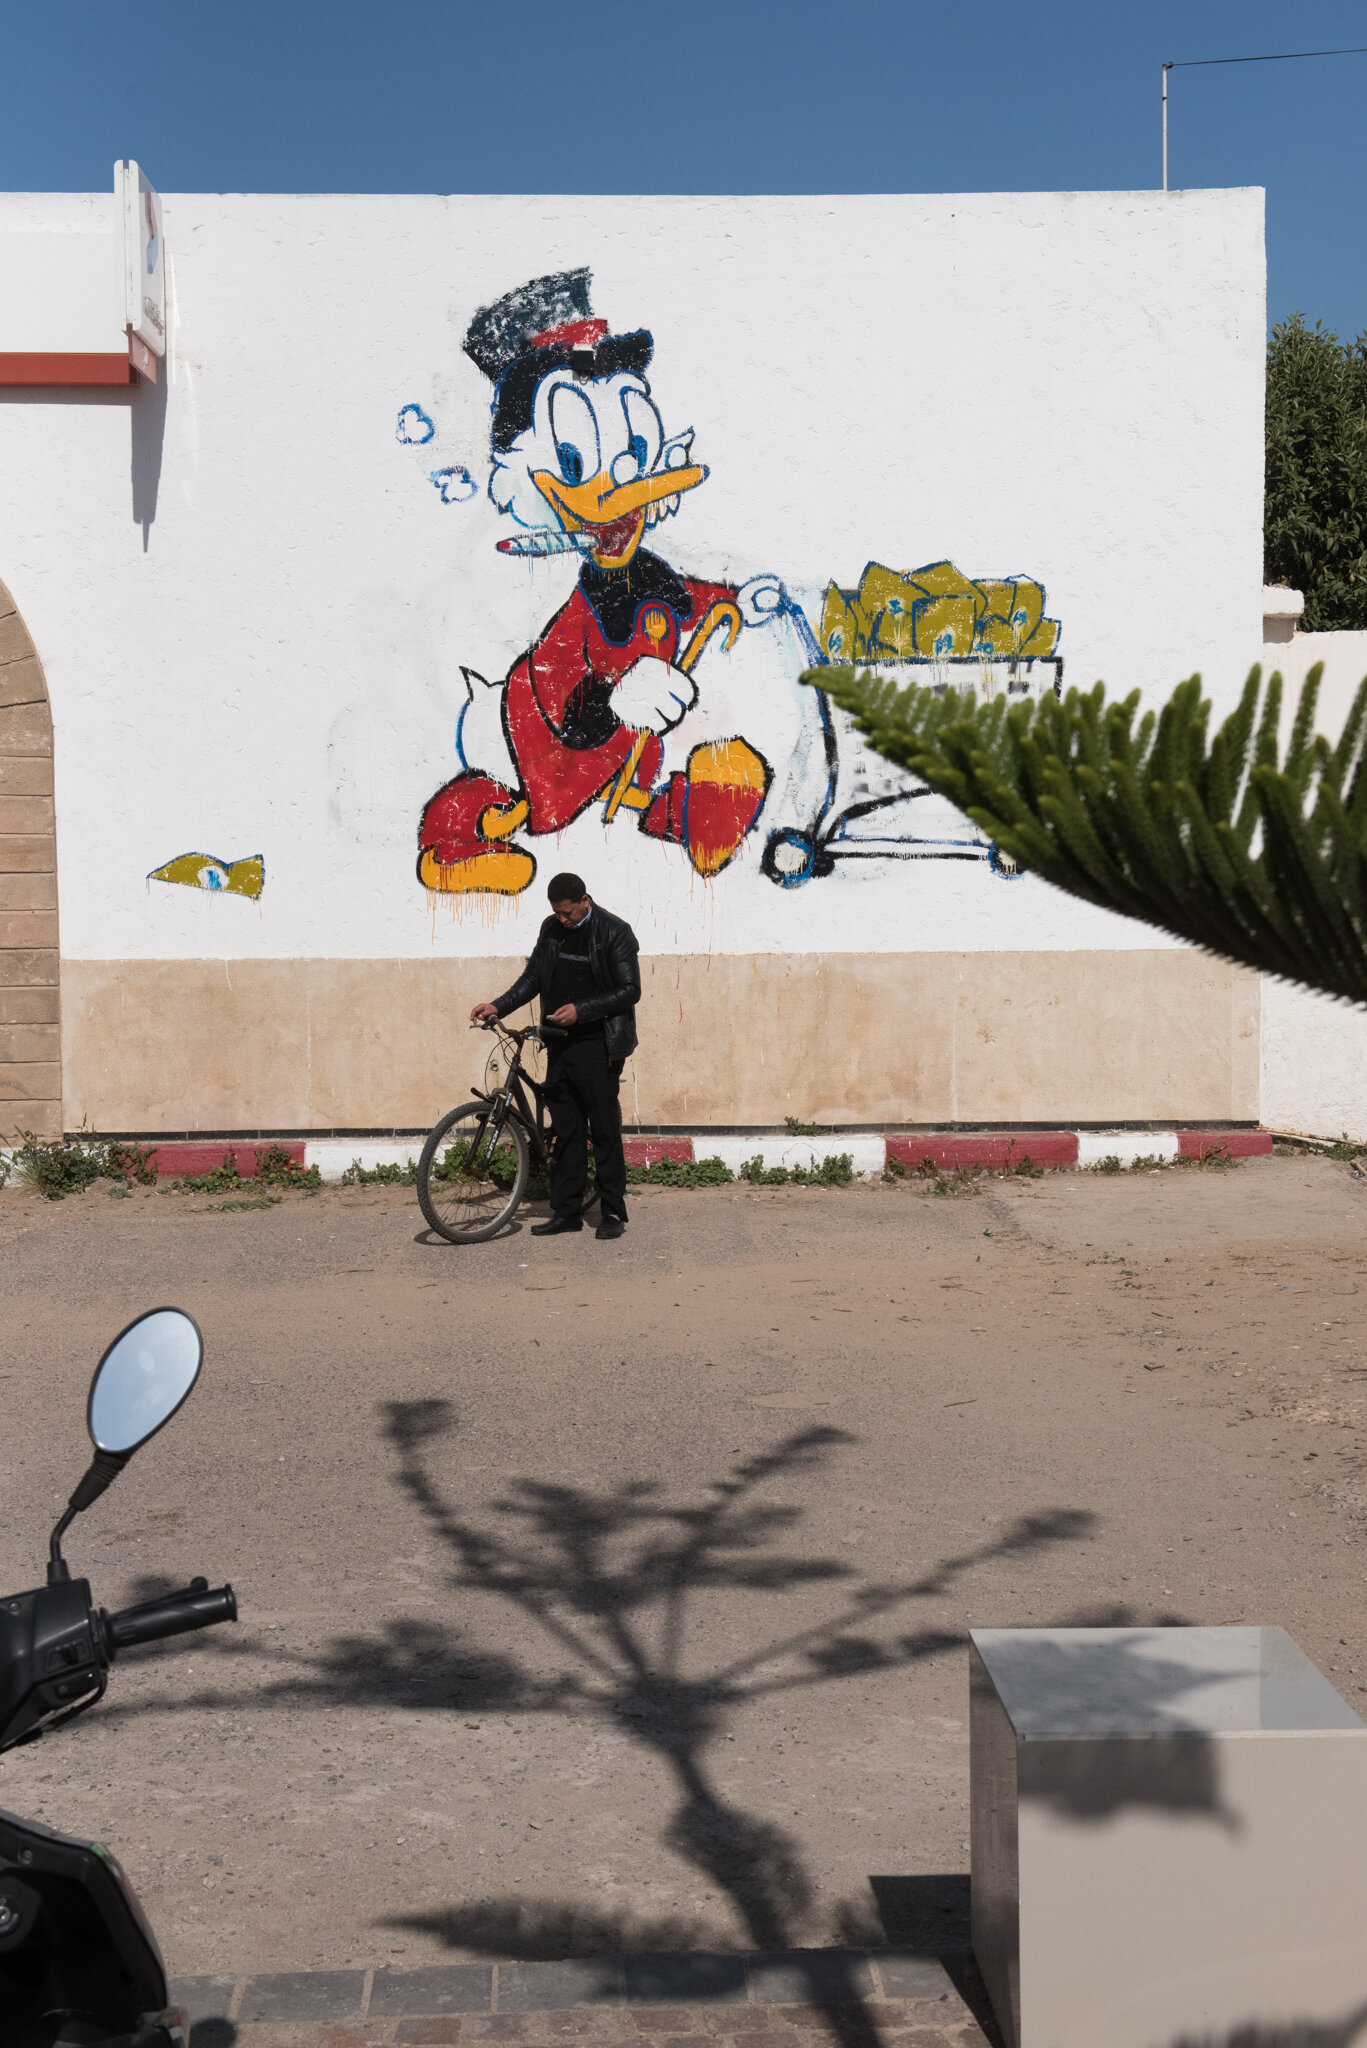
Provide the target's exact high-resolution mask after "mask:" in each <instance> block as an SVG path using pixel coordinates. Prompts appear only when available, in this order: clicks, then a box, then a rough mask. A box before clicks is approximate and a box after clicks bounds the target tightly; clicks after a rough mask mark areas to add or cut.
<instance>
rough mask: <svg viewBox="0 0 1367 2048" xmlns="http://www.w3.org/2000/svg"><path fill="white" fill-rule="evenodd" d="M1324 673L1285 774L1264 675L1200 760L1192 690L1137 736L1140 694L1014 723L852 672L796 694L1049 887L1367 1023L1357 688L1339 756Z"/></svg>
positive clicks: (982, 708)
mask: <svg viewBox="0 0 1367 2048" xmlns="http://www.w3.org/2000/svg"><path fill="white" fill-rule="evenodd" d="M1322 672H1323V664H1322V663H1317V664H1316V665H1315V667H1314V668H1312V669H1311V671H1310V673H1309V675H1308V676H1307V677H1306V679H1305V684H1304V687H1303V689H1302V691H1301V695H1300V701H1299V704H1298V706H1297V711H1296V717H1295V721H1294V724H1293V728H1292V733H1291V737H1290V741H1289V744H1288V747H1287V750H1286V755H1285V758H1284V759H1283V758H1282V757H1281V755H1280V754H1279V749H1278V741H1277V731H1278V722H1279V718H1280V713H1281V693H1282V679H1281V677H1280V675H1277V674H1273V675H1272V676H1270V677H1269V678H1268V680H1267V683H1266V686H1264V685H1263V681H1262V672H1261V670H1260V669H1257V668H1255V669H1253V670H1252V671H1251V673H1250V675H1249V678H1248V682H1247V684H1246V685H1245V688H1244V690H1243V693H1242V695H1241V697H1240V699H1239V703H1238V706H1237V707H1236V709H1235V710H1234V711H1233V712H1232V713H1231V715H1230V716H1229V717H1228V718H1227V719H1226V720H1225V722H1224V724H1223V725H1222V726H1221V727H1220V728H1219V730H1218V731H1217V732H1216V733H1215V735H1214V737H1213V739H1212V740H1211V741H1210V743H1209V745H1207V739H1206V735H1207V729H1208V726H1209V722H1210V705H1209V703H1208V702H1207V701H1206V700H1205V699H1203V698H1202V695H1201V679H1200V677H1199V676H1191V677H1189V678H1188V679H1187V681H1186V682H1183V683H1179V684H1178V686H1177V688H1176V689H1175V690H1174V692H1173V694H1172V696H1171V697H1170V698H1169V700H1168V702H1167V703H1166V704H1165V705H1163V706H1162V708H1161V710H1160V711H1159V712H1158V714H1157V716H1155V715H1154V713H1153V712H1152V711H1146V712H1145V713H1144V714H1143V716H1142V718H1138V722H1137V723H1136V718H1137V714H1138V711H1139V693H1138V692H1137V691H1136V692H1134V693H1133V694H1132V695H1131V696H1129V697H1127V698H1125V699H1124V700H1123V701H1122V702H1120V703H1113V704H1107V702H1106V693H1105V688H1104V686H1103V685H1102V684H1100V683H1098V684H1097V685H1096V687H1095V688H1094V689H1093V690H1090V691H1086V692H1081V691H1078V690H1069V692H1068V694H1067V696H1066V697H1064V698H1063V699H1062V700H1060V699H1058V698H1057V697H1054V696H1048V697H1045V698H1042V699H1041V700H1040V701H1039V702H1038V703H1029V702H1022V703H1017V704H1011V705H1008V704H1007V703H1006V701H1005V700H1004V699H1002V698H989V699H987V700H985V701H980V700H979V699H978V697H977V696H976V695H975V694H974V693H973V692H972V691H968V692H963V693H959V692H956V691H953V690H946V691H944V692H943V693H941V694H937V693H936V691H935V690H933V689H923V688H919V687H917V686H915V685H913V686H911V687H909V688H907V689H904V690H899V689H898V687H897V685H896V684H895V683H892V682H889V681H888V680H887V679H886V678H884V677H879V676H875V675H870V674H867V673H858V672H856V671H855V670H854V669H852V668H816V669H809V670H808V671H807V673H806V674H805V675H804V677H803V678H802V680H803V681H804V682H805V683H809V684H811V685H813V686H814V687H815V688H817V689H821V690H824V691H825V692H826V693H827V695H828V696H829V697H831V698H832V699H833V700H834V702H835V703H837V704H838V705H840V706H841V708H842V709H843V710H845V711H847V712H848V713H849V714H850V716H851V718H852V719H853V721H854V723H855V725H856V726H857V728H858V729H859V731H860V732H862V733H863V734H864V736H865V738H866V739H867V740H868V741H869V744H870V745H871V746H872V747H873V748H874V750H875V751H876V752H877V753H880V754H882V755H883V756H884V757H885V758H886V759H887V760H889V761H894V762H896V763H897V764H898V766H900V767H902V768H906V769H908V770H910V772H911V773H912V774H914V775H917V776H919V777H920V779H921V780H922V781H923V782H925V783H926V784H928V786H929V787H930V788H931V789H933V790H935V791H937V792H938V793H939V794H940V795H941V796H947V797H948V798H949V799H950V801H951V802H952V803H954V804H956V805H957V806H958V808H959V809H960V810H962V811H964V812H966V813H967V815H968V816H969V817H970V818H971V819H972V820H973V823H974V824H975V825H977V826H978V828H979V830H980V831H982V832H984V833H985V834H986V835H987V836H988V838H990V839H993V840H995V841H996V842H997V844H998V845H999V846H1001V847H1002V848H1003V849H1004V850H1005V851H1006V852H1007V853H1009V854H1010V855H1011V856H1012V858H1013V859H1014V860H1015V861H1016V862H1017V863H1018V864H1019V866H1021V867H1022V868H1024V869H1027V870H1029V871H1031V872H1033V873H1034V874H1036V875H1039V876H1040V877H1041V878H1042V879H1043V880H1044V881H1046V882H1050V883H1052V884H1053V886H1054V887H1055V888H1057V889H1062V890H1065V891H1066V892H1067V893H1068V894H1069V895H1073V896H1079V897H1082V898H1083V899H1084V900H1085V901H1087V902H1089V903H1096V904H1100V905H1101V906H1102V907H1103V908H1104V909H1108V910H1115V911H1118V912H1120V914H1121V915H1122V916H1125V917H1132V918H1137V919H1139V920H1140V921H1142V922H1143V923H1146V924H1150V925H1154V926H1156V927H1157V928H1158V929H1159V930H1160V931H1166V932H1170V933H1172V934H1173V935H1174V936H1175V937H1177V938H1182V939H1186V940H1189V941H1190V942H1191V943H1192V944H1193V945H1196V946H1200V947H1202V948H1203V949H1204V950H1205V951H1207V952H1210V953H1216V954H1220V955H1222V956H1223V957H1224V958H1226V959H1229V960H1235V961H1238V962H1239V963H1240V964H1241V965H1242V966H1245V967H1253V968H1257V969H1259V970H1260V971H1262V972H1264V973H1267V974H1275V975H1279V976H1281V977H1282V978H1283V979H1285V980H1288V981H1297V982H1300V983H1302V984H1303V985H1304V986H1305V987H1307V988H1313V989H1321V990H1324V991H1325V992H1327V993H1328V994H1330V995H1335V996H1341V997H1343V998H1345V999H1346V1000H1347V1001H1349V1002H1353V1003H1359V1004H1364V1005H1367V680H1365V681H1364V682H1363V684H1362V687H1361V689H1360V690H1359V691H1358V693H1357V696H1356V698H1355V699H1354V703H1353V708H1352V710H1351V712H1350V713H1349V715H1348V719H1347V721H1346V723H1345V725H1344V728H1343V732H1342V733H1341V735H1340V737H1339V740H1338V742H1337V744H1336V745H1332V746H1331V744H1330V743H1329V742H1328V741H1327V740H1325V739H1322V738H1319V737H1317V736H1316V734H1315V731H1314V721H1315V708H1316V704H1317V701H1318V694H1319V685H1320V677H1321V674H1322ZM1345 790H1346V792H1347V795H1346V797H1345V794H1344V792H1345Z"/></svg>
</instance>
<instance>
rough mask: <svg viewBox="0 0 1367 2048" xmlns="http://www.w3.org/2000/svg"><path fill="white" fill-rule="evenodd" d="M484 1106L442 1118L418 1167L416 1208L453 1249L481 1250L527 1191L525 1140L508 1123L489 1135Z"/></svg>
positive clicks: (471, 1105)
mask: <svg viewBox="0 0 1367 2048" xmlns="http://www.w3.org/2000/svg"><path fill="white" fill-rule="evenodd" d="M493 1114H494V1112H493V1111H492V1110H491V1108H490V1105H489V1104H488V1103H487V1102H463V1103H462V1104H461V1106H460V1108H459V1109H453V1110H452V1111H451V1114H450V1115H449V1116H444V1117H443V1118H442V1120H441V1122H440V1123H439V1124H438V1125H437V1127H436V1129H435V1130H433V1131H432V1132H431V1133H430V1135H429V1137H428V1140H427V1143H426V1144H425V1145H424V1146H423V1148H422V1157H421V1159H420V1160H419V1161H418V1203H419V1206H420V1207H421V1209H422V1213H423V1215H424V1216H425V1217H426V1218H427V1221H428V1223H429V1225H430V1226H431V1228H432V1229H433V1230H435V1231H436V1232H437V1234H438V1235H439V1236H441V1237H444V1238H447V1239H449V1241H450V1242H451V1243H452V1244H481V1243H483V1241H484V1240H485V1239H486V1238H490V1237H492V1236H493V1235H494V1233H495V1232H496V1231H498V1230H501V1229H502V1228H503V1225H504V1224H505V1223H507V1222H508V1221H509V1220H510V1219H511V1217H512V1215H513V1213H514V1211H515V1210H516V1208H517V1205H518V1203H519V1202H520V1201H521V1200H522V1196H523V1193H524V1192H525V1190H526V1186H527V1169H528V1152H527V1138H526V1134H525V1132H524V1131H523V1129H522V1126H521V1124H519V1123H517V1122H516V1121H515V1120H514V1119H513V1118H512V1117H509V1118H508V1120H507V1121H506V1123H504V1125H503V1127H502V1129H501V1130H498V1131H497V1132H493V1133H491V1131H490V1119H491V1117H492V1115H493Z"/></svg>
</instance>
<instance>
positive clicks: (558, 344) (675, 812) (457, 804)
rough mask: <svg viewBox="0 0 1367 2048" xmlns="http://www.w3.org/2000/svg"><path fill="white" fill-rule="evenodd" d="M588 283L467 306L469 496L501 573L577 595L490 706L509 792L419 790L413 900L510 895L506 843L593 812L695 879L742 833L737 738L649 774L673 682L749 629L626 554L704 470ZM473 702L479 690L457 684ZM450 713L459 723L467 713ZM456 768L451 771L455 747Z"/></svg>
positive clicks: (489, 785) (635, 551)
mask: <svg viewBox="0 0 1367 2048" xmlns="http://www.w3.org/2000/svg"><path fill="white" fill-rule="evenodd" d="M590 283H591V280H590V273H589V272H588V270H586V269H584V270H573V271H565V272H560V273H557V274H556V275H554V276H550V277H541V278H535V279H533V280H532V281H531V282H530V283H528V284H525V285H522V286H521V287H520V288H519V289H518V290H516V291H513V292H509V293H508V294H507V295H506V296H505V297H503V298H502V299H499V300H498V301H497V302H496V303H495V304H494V305H491V306H486V307H483V308H482V309H481V310H480V311H479V312H478V313H476V315H475V317H474V319H473V320H472V321H471V323H470V328H469V331H468V333H467V334H466V337H465V353H466V354H467V355H468V356H469V357H470V358H471V360H472V361H473V362H474V363H475V364H476V365H477V366H478V368H479V369H480V370H481V371H483V373H484V375H485V376H487V377H488V378H489V379H490V380H491V382H492V383H493V386H494V397H493V406H492V419H493V429H492V444H493V470H492V474H491V477H490V481H489V495H490V497H491V499H492V501H493V503H494V504H495V505H496V506H497V507H498V509H499V510H500V511H501V512H504V513H507V514H508V515H509V516H510V517H511V518H512V519H513V520H514V522H515V523H516V526H517V528H518V531H517V533H515V534H514V535H513V536H511V537H510V538H509V539H506V540H503V541H500V543H499V547H500V550H501V552H503V553H506V554H513V555H551V554H573V555H575V556H578V557H580V558H581V566H580V569H579V577H578V582H577V584H576V586H575V588H574V591H573V592H572V594H571V596H570V598H569V600H568V602H567V603H565V604H564V605H562V606H561V608H560V610H559V611H558V612H557V613H556V614H555V616H554V618H552V619H551V620H550V622H549V623H548V625H547V626H546V627H545V628H544V630H543V631H542V633H541V635H540V637H539V638H538V640H537V642H536V644H535V646H533V647H530V648H529V649H528V650H527V652H526V653H525V654H523V655H522V656H521V657H520V658H519V659H518V660H517V661H516V662H515V663H514V664H513V667H512V669H511V670H510V672H509V674H508V676H507V678H506V680H505V682H504V684H503V688H502V705H501V711H502V721H501V722H502V730H503V738H504V740H505V741H506V745H507V751H508V754H509V755H510V757H511V760H512V764H513V767H514V770H515V774H516V786H515V787H514V786H510V785H509V784H508V783H506V782H504V781H502V780H500V779H499V778H498V777H497V776H496V775H493V774H490V773H487V772H484V771H482V770H480V769H479V768H477V767H474V766H467V767H465V769H464V770H463V772H462V773H461V774H459V775H457V776H456V777H455V778H454V779H453V780H452V781H450V782H448V783H446V784H445V785H444V787H443V788H441V789H439V790H438V791H437V793H436V795H435V796H434V797H433V798H432V799H431V801H430V802H429V803H428V805H427V807H426V809H425V810H424V812H423V816H422V823H421V826H420V828H419V832H418V849H419V850H418V878H419V880H420V881H421V882H422V883H423V884H424V885H425V886H426V887H427V888H429V889H436V890H442V891H446V892H456V891H465V892H468V891H478V892H492V893H495V894H499V895H507V896H511V895H518V894H520V892H521V891H522V890H523V889H525V888H526V887H527V885H528V883H529V882H530V881H531V879H532V877H533V875H534V874H535V872H536V863H535V860H534V859H533V857H532V855H531V854H530V853H528V852H527V851H526V849H525V848H524V847H522V846H520V845H519V844H517V842H516V841H515V839H514V837H513V835H514V834H515V833H517V832H518V831H520V830H522V829H523V828H524V827H525V829H526V831H527V832H528V833H529V834H532V835H539V834H541V833H544V832H560V831H563V829H564V828H565V826H566V825H568V824H569V823H570V822H571V821H572V820H573V819H574V818H576V817H578V816H579V814H580V812H582V811H583V810H585V809H586V808H587V807H588V806H589V805H590V804H592V803H594V802H595V801H598V800H599V799H601V800H602V802H603V806H604V810H603V815H604V818H605V819H606V820H607V821H608V822H611V820H612V819H613V818H614V817H615V816H616V815H617V813H618V812H619V811H620V810H623V809H625V810H628V811H634V812H635V813H636V818H637V824H638V828H639V830H640V831H642V832H644V833H645V834H646V835H647V836H648V837H649V838H652V839H658V840H661V841H663V842H665V843H667V844H672V845H676V846H679V847H682V848H683V849H684V850H685V851H686V853H687V855H688V857H689V860H690V861H691V862H692V864H693V867H694V868H695V870H696V871H697V872H698V873H699V874H703V875H713V874H716V873H717V872H718V871H719V870H720V869H722V868H723V867H725V865H726V863H727V862H728V861H729V860H730V859H731V858H732V857H733V855H734V854H735V853H736V851H737V849H738V847H739V846H740V844H741V841H742V840H743V839H744V837H745V835H746V833H747V832H748V831H749V830H750V828H751V826H752V825H753V824H754V822H755V819H756V818H757V817H758V815H759V812H760V809H761V808H762V806H763V803H764V799H765V796H766V794H767V791H768V788H769V782H770V769H769V766H768V764H767V762H766V761H765V760H764V759H763V757H762V755H760V754H759V753H758V752H757V751H756V749H755V748H753V747H752V746H750V745H749V743H748V742H747V741H745V740H743V739H740V738H733V739H727V740H720V741H716V740H714V741H709V742H707V743H705V744H701V745H698V746H696V747H694V748H693V749H692V751H691V752H690V754H689V755H688V757H687V762H686V765H685V767H684V768H683V769H682V770H678V771H676V772H673V773H670V774H668V775H662V769H663V764H664V736H665V735H666V734H667V733H669V732H671V731H672V730H673V729H674V727H675V726H677V725H678V724H679V723H680V722H681V721H682V720H683V719H684V718H685V717H686V716H687V714H688V713H689V711H690V710H691V709H692V708H693V706H694V704H695V703H696V702H697V697H698V686H697V684H696V683H695V682H694V680H693V677H692V670H693V668H694V666H695V665H696V663H697V660H698V657H699V656H700V655H701V653H702V651H703V648H704V647H705V646H706V645H707V644H708V643H709V642H710V641H711V640H712V639H713V638H716V637H720V638H721V639H722V641H723V642H724V644H725V645H726V646H728V647H729V646H730V645H731V644H732V642H733V641H734V639H735V637H736V634H737V633H738V632H739V630H740V628H741V626H742V624H760V623H764V622H765V619H764V615H763V614H762V613H761V612H759V611H758V610H757V609H756V608H755V607H754V606H753V605H752V604H751V603H750V602H749V601H748V586H745V587H742V588H741V589H740V590H737V589H736V588H734V587H732V586H731V585H729V584H725V583H712V582H704V581H700V580H698V579H697V578H693V577H685V576H681V575H679V574H678V573H677V571H675V570H674V569H672V568H671V567H670V565H669V564H668V563H667V562H666V561H664V560H663V559H662V558H661V557H660V556H659V555H657V554H654V553H653V552H651V551H650V550H649V549H648V548H646V547H644V546H643V545H642V542H643V540H644V538H645V536H646V534H647V533H648V532H650V531H651V530H652V529H653V528H655V527H658V526H660V525H662V524H663V522H664V521H665V520H666V519H668V518H671V517H672V516H673V515H674V514H675V513H676V512H677V511H678V509H679V505H680V503H681V501H682V499H683V498H684V496H685V495H686V494H687V493H688V492H690V491H694V490H696V489H697V488H698V486H699V484H701V483H702V482H703V481H704V480H705V478H706V476H707V470H706V469H705V468H704V467H703V466H701V465H700V464H699V463H697V462H695V461H694V460H693V452H692V442H693V434H692V430H691V428H690V429H689V430H688V432H686V433H683V434H678V435H676V436H674V437H673V438H672V439H668V438H666V436H665V432H664V427H663V424H662V422H661V419H660V415H659V412H658V411H657V410H656V407H655V405H654V403H653V401H652V399H651V395H650V386H649V384H648V382H647V380H646V370H647V368H648V366H649V363H650V360H651V355H652V353H653V348H654V344H653V341H652V338H651V336H650V335H649V334H648V333H646V332H645V331H644V330H638V331H637V332H635V333H631V334H610V333H609V332H608V326H607V322H606V321H604V320H600V319H597V318H595V317H594V316H593V314H592V312H591V310H590ZM465 673H466V678H467V682H468V683H469V685H470V687H471V691H472V696H473V695H474V694H475V691H476V688H477V686H478V685H479V684H480V683H481V682H482V678H478V677H475V676H473V675H472V673H471V671H469V670H467V671H466V672H465ZM467 708H468V707H467ZM461 752H462V759H463V760H464V759H465V752H464V748H463V747H462V750H461Z"/></svg>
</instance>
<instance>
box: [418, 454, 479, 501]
mask: <svg viewBox="0 0 1367 2048" xmlns="http://www.w3.org/2000/svg"><path fill="white" fill-rule="evenodd" d="M427 481H428V482H429V483H430V484H432V485H434V486H435V488H436V492H437V496H438V497H439V498H440V499H441V502H442V504H443V505H468V504H469V502H470V500H471V499H472V498H477V497H478V496H479V485H478V484H477V483H476V482H475V480H474V478H473V477H472V476H471V474H470V472H469V470H468V469H467V468H466V467H465V464H464V463H463V462H451V463H448V464H447V466H446V468H445V469H433V470H430V471H429V472H428V477H427ZM456 481H459V482H460V483H462V484H468V485H469V486H470V488H469V489H468V490H460V491H453V490H451V489H449V488H448V486H449V485H451V484H453V483H455V482H456Z"/></svg>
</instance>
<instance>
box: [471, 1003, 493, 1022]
mask: <svg viewBox="0 0 1367 2048" xmlns="http://www.w3.org/2000/svg"><path fill="white" fill-rule="evenodd" d="M470 1022H471V1023H472V1024H496V1023H497V1022H498V1011H497V1010H496V1009H495V1008H494V1006H493V1004H492V1003H476V1004H475V1007H474V1009H473V1010H471V1012H470Z"/></svg>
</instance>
